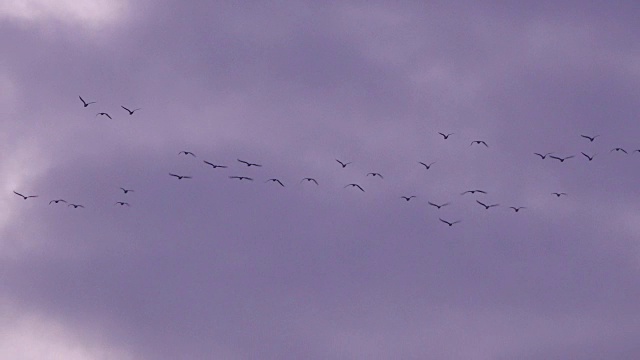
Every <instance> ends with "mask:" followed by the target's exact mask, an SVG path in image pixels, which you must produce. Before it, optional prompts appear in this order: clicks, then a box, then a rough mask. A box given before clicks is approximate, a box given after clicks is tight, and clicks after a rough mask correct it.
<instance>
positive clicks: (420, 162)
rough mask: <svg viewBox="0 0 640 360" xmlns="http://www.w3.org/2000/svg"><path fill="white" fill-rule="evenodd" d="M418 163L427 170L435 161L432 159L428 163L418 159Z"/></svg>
mask: <svg viewBox="0 0 640 360" xmlns="http://www.w3.org/2000/svg"><path fill="white" fill-rule="evenodd" d="M418 163H419V164H422V165H423V166H424V167H425V168H426V169H427V170H429V169H431V165H433V164H435V163H436V162H435V161H433V162H431V163H430V164H425V163H423V162H422V161H418Z"/></svg>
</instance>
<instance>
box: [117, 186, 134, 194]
mask: <svg viewBox="0 0 640 360" xmlns="http://www.w3.org/2000/svg"><path fill="white" fill-rule="evenodd" d="M120 190H122V192H123V193H125V194H126V193H128V192H133V190H132V189H125V188H123V187H121V188H120Z"/></svg>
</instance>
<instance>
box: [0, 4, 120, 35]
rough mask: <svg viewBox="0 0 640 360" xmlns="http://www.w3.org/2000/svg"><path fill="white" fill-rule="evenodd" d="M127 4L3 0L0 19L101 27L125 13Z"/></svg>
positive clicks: (0, 6) (0, 5) (0, 7)
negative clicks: (48, 21) (47, 21)
mask: <svg viewBox="0 0 640 360" xmlns="http://www.w3.org/2000/svg"><path fill="white" fill-rule="evenodd" d="M127 5H128V3H127V1H126V0H4V1H2V2H0V19H2V18H10V19H20V20H25V21H29V22H39V21H46V20H57V21H61V22H71V23H76V24H81V25H83V26H85V27H88V28H100V27H103V26H105V25H109V24H111V23H114V22H116V21H117V20H118V19H120V18H121V17H122V16H123V15H125V14H126V9H127Z"/></svg>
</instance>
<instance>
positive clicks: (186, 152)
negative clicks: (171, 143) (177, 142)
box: [178, 150, 196, 157]
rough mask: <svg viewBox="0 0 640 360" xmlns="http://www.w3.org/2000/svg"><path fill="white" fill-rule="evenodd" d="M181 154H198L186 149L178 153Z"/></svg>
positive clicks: (194, 155)
mask: <svg viewBox="0 0 640 360" xmlns="http://www.w3.org/2000/svg"><path fill="white" fill-rule="evenodd" d="M180 154H185V155H191V156H193V157H196V154H194V153H192V152H191V151H185V150H182V151H180V152H179V153H178V155H180Z"/></svg>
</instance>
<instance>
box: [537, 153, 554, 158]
mask: <svg viewBox="0 0 640 360" xmlns="http://www.w3.org/2000/svg"><path fill="white" fill-rule="evenodd" d="M534 154H535V155H538V156H540V159H542V160H544V159H546V158H547V156H548V155H551V154H553V153H552V152H548V153H546V154H544V155H542V154H540V153H534Z"/></svg>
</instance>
